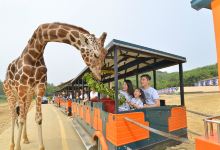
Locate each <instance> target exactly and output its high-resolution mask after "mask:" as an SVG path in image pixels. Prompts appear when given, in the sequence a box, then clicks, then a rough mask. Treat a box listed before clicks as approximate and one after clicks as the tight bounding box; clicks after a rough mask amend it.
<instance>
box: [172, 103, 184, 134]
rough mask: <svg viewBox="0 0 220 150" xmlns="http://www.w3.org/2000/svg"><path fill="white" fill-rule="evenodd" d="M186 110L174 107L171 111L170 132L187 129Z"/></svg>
mask: <svg viewBox="0 0 220 150" xmlns="http://www.w3.org/2000/svg"><path fill="white" fill-rule="evenodd" d="M186 127H187V122H186V108H185V107H174V108H172V109H171V116H170V117H169V118H168V130H169V131H175V130H178V129H182V128H186Z"/></svg>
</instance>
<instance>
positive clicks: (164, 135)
mask: <svg viewBox="0 0 220 150" xmlns="http://www.w3.org/2000/svg"><path fill="white" fill-rule="evenodd" d="M124 119H125V120H126V121H128V122H131V123H133V124H135V125H137V126H139V127H141V128H143V129H145V130H149V131H150V132H153V133H155V134H158V135H161V136H163V137H166V138H169V139H172V140H175V141H179V142H182V143H187V144H194V142H193V141H190V140H188V139H187V138H183V137H179V136H176V135H174V134H171V133H167V132H164V131H160V130H157V129H154V128H152V127H149V126H145V125H143V124H141V123H139V122H137V121H135V120H133V119H131V118H128V117H125V118H124Z"/></svg>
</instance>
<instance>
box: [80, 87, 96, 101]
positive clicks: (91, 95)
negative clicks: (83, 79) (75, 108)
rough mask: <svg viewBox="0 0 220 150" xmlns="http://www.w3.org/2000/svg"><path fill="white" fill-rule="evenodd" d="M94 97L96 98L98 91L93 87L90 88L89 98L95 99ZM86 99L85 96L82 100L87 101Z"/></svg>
mask: <svg viewBox="0 0 220 150" xmlns="http://www.w3.org/2000/svg"><path fill="white" fill-rule="evenodd" d="M96 98H98V92H96V91H95V89H93V88H92V91H91V92H90V100H92V99H96ZM88 100H89V98H88V97H87V98H85V99H84V100H83V102H87V101H88Z"/></svg>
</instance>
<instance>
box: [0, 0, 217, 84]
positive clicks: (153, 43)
mask: <svg viewBox="0 0 220 150" xmlns="http://www.w3.org/2000/svg"><path fill="white" fill-rule="evenodd" d="M0 4H1V5H0V18H1V21H0V80H4V78H5V73H6V69H7V66H8V64H9V63H10V62H11V61H12V60H14V59H16V58H17V57H18V56H19V55H20V54H21V53H22V51H23V49H24V47H25V46H26V45H27V41H28V40H29V38H30V37H31V35H32V34H33V32H34V30H35V29H36V28H37V27H38V26H39V25H40V24H42V23H50V22H63V23H69V24H73V25H77V26H81V27H83V28H85V29H86V30H88V31H89V32H90V33H93V34H95V35H96V37H99V36H100V35H101V34H102V32H107V33H108V35H107V39H106V42H105V45H107V44H108V43H109V42H110V41H111V40H112V39H119V40H123V41H127V42H131V43H134V44H139V45H143V46H146V47H150V48H154V49H158V50H161V51H165V52H169V53H173V54H176V55H180V56H184V57H186V58H187V63H185V64H184V65H183V68H184V70H190V69H193V68H196V67H201V66H205V65H210V64H214V63H216V47H215V37H214V28H213V19H212V13H211V11H210V10H208V9H202V10H200V11H196V10H194V9H192V8H191V5H190V0H182V1H179V0H151V1H150V0H136V1H135V0H92V1H91V0H59V1H58V0H37V1H36V0H35V1H34V0H19V1H18V0H7V1H6V0H0ZM44 58H45V63H46V65H47V68H48V82H49V83H54V84H55V85H57V84H59V83H61V82H65V81H67V80H70V79H72V78H74V77H75V76H76V75H78V74H79V72H80V71H81V70H82V69H83V68H84V67H85V64H84V62H83V60H82V58H81V55H80V52H79V51H78V50H77V49H75V48H74V47H72V46H70V45H67V44H62V43H52V42H51V43H48V44H47V46H46V48H45V53H44ZM163 71H167V72H174V71H177V67H169V68H165V69H163Z"/></svg>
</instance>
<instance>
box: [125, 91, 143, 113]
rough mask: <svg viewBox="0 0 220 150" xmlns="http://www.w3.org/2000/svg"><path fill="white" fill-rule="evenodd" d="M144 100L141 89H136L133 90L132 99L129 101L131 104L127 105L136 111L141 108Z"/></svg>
mask: <svg viewBox="0 0 220 150" xmlns="http://www.w3.org/2000/svg"><path fill="white" fill-rule="evenodd" d="M145 99H146V98H145V95H144V92H143V91H142V89H140V88H136V89H135V90H134V98H132V99H131V102H130V103H129V105H130V106H131V107H133V108H137V109H140V108H143V107H144V102H145Z"/></svg>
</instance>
